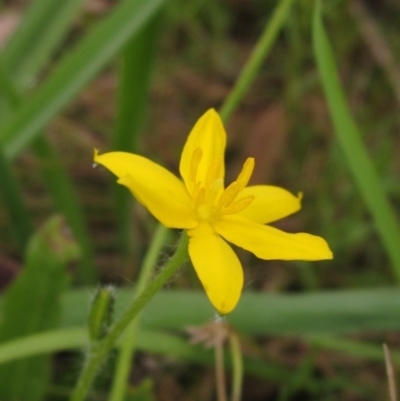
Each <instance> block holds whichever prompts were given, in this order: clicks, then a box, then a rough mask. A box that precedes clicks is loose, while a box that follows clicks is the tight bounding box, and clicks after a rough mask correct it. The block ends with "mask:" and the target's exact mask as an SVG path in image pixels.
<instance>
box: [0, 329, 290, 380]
mask: <svg viewBox="0 0 400 401" xmlns="http://www.w3.org/2000/svg"><path fill="white" fill-rule="evenodd" d="M87 344H88V334H87V329H86V328H81V327H78V328H72V329H63V330H52V331H46V332H43V333H40V334H33V335H30V336H26V337H22V338H20V339H17V340H13V341H10V342H7V343H5V344H0V364H2V363H5V362H11V361H15V360H19V359H23V358H26V357H31V356H36V355H41V354H46V353H51V352H57V351H67V350H76V349H79V348H82V347H86V346H87ZM137 345H138V349H140V350H142V351H145V352H152V353H156V354H161V355H167V356H170V357H174V358H180V359H183V360H187V361H191V362H195V363H201V364H205V365H208V366H212V365H213V363H214V361H213V353H212V351H210V350H205V349H204V348H201V347H199V346H193V345H191V344H189V343H188V341H187V340H186V339H183V338H181V336H179V335H177V336H176V335H172V334H168V333H163V332H158V331H154V330H146V329H143V328H140V329H139V330H138V333H137ZM116 346H117V347H120V343H117V344H116ZM228 362H229V361H228V360H227V361H226V366H227V367H228V368H229V363H228ZM243 362H244V363H243V365H244V370H245V372H246V373H248V374H252V375H254V376H256V377H260V378H262V379H269V380H274V381H278V382H280V381H284V380H287V379H288V377H289V375H290V374H291V372H290V371H289V370H287V369H285V368H283V367H281V366H279V365H275V364H272V363H269V362H266V361H262V360H259V359H254V358H251V357H246V356H245V357H244V361H243Z"/></svg>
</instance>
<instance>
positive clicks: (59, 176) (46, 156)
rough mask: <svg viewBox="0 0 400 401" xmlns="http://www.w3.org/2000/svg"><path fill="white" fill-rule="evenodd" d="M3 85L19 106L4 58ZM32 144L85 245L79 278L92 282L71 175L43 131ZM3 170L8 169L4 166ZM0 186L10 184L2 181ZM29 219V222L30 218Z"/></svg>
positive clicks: (87, 245)
mask: <svg viewBox="0 0 400 401" xmlns="http://www.w3.org/2000/svg"><path fill="white" fill-rule="evenodd" d="M0 87H1V88H2V89H3V91H4V93H5V95H6V97H7V100H8V103H9V104H10V106H11V107H13V108H16V107H17V106H19V105H20V104H21V103H22V101H23V98H22V96H21V95H20V93H19V92H18V89H17V87H16V86H15V85H14V83H13V82H12V81H11V79H9V75H8V74H7V71H6V70H5V68H4V65H3V64H2V63H1V62H0ZM32 147H33V151H34V152H35V154H36V156H37V157H38V158H39V160H40V162H41V167H42V174H43V177H44V179H45V181H46V184H47V187H48V189H49V190H50V193H51V196H52V198H53V201H54V204H55V205H56V207H57V208H58V209H59V210H60V211H61V212H62V213H63V214H64V215H65V217H66V218H67V221H68V224H69V225H70V226H71V228H72V231H73V233H74V236H75V238H76V240H77V241H78V243H79V245H80V247H81V249H82V255H81V264H80V268H78V269H77V278H78V280H79V281H80V283H83V284H89V283H93V281H94V279H95V278H96V270H95V266H94V255H93V249H92V244H91V241H90V239H89V233H88V231H87V228H86V225H85V222H84V221H85V220H84V217H83V213H82V211H81V209H80V207H79V204H78V201H77V199H76V196H75V193H74V189H73V185H72V183H71V181H70V179H69V176H68V174H67V173H66V172H65V170H64V168H63V167H62V165H61V164H60V162H59V158H58V156H57V155H56V153H55V152H54V150H53V148H52V146H51V145H50V143H49V142H48V140H47V139H46V138H45V136H44V135H40V136H39V137H38V138H37V139H36V140H35V141H34V142H33V146H32ZM0 164H1V161H0ZM2 171H6V170H4V169H3V170H2ZM3 175H4V177H1V178H2V179H5V178H6V174H5V173H4V174H3ZM1 188H7V187H6V186H3V185H2V186H1ZM7 191H8V192H7V197H10V194H11V192H10V191H9V190H8V189H7ZM10 203H11V205H13V207H16V206H18V202H17V200H15V199H10ZM11 205H10V206H11ZM10 213H11V210H10ZM15 213H17V212H15ZM19 213H21V214H20V215H18V216H21V217H18V218H16V217H13V220H12V221H15V222H16V221H19V220H20V219H21V220H22V218H23V219H26V218H27V217H26V216H27V215H28V212H26V214H23V213H22V212H21V211H20V212H19ZM27 221H28V222H29V219H28V220H27Z"/></svg>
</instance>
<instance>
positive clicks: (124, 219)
mask: <svg viewBox="0 0 400 401" xmlns="http://www.w3.org/2000/svg"><path fill="white" fill-rule="evenodd" d="M160 24H161V13H160V14H158V15H155V16H154V17H153V18H152V19H151V20H150V21H149V22H148V23H147V24H146V25H145V26H144V27H143V28H142V29H141V30H140V31H139V32H138V34H137V35H135V37H133V38H132V40H131V41H130V42H128V44H127V45H126V46H125V48H124V50H123V53H122V55H121V60H120V62H119V72H118V77H119V85H118V87H119V88H118V104H117V124H116V131H115V134H114V136H113V143H112V149H115V150H120V151H125V152H132V153H134V152H137V151H138V144H139V136H140V133H141V130H142V127H143V123H144V121H145V116H146V113H147V97H148V92H149V85H150V77H151V72H152V64H153V59H154V56H155V51H156V48H157V43H158V37H159V32H160ZM113 190H114V206H115V213H116V218H117V224H118V244H119V247H120V250H121V253H122V256H123V257H124V259H125V261H124V262H125V263H124V264H125V265H129V264H132V260H131V259H132V258H131V257H130V255H132V246H133V245H132V244H133V243H134V241H133V238H132V237H133V233H132V224H131V217H132V213H131V210H132V195H131V194H130V193H129V192H128V191H126V189H125V188H122V187H121V186H120V185H113Z"/></svg>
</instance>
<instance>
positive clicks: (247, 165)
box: [236, 157, 254, 190]
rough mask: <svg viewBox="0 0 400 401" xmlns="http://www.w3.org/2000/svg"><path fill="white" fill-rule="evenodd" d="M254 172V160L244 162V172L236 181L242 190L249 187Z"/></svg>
mask: <svg viewBox="0 0 400 401" xmlns="http://www.w3.org/2000/svg"><path fill="white" fill-rule="evenodd" d="M253 170H254V158H253V157H249V158H247V160H246V161H245V162H244V164H243V168H242V171H241V172H240V174H239V176H238V178H237V180H236V181H237V182H238V183H239V185H240V190H242V189H243V188H245V187H246V186H247V184H248V183H249V180H250V177H251V175H252V174H253Z"/></svg>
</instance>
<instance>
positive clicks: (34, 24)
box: [1, 0, 84, 89]
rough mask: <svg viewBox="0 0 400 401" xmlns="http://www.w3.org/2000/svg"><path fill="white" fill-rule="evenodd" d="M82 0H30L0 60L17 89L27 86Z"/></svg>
mask: <svg viewBox="0 0 400 401" xmlns="http://www.w3.org/2000/svg"><path fill="white" fill-rule="evenodd" d="M83 2H84V0H64V1H48V0H36V1H32V2H31V3H30V4H29V6H28V8H27V10H26V11H25V13H24V16H23V18H22V20H21V22H20V24H19V26H18V28H17V29H16V31H15V33H14V34H13V36H12V37H11V39H10V41H9V42H8V43H7V45H6V47H5V48H4V50H3V52H2V57H1V58H2V62H3V63H4V66H5V67H6V69H7V71H9V72H10V73H11V74H12V77H13V80H14V82H17V83H18V88H20V89H22V88H26V87H27V86H31V85H32V83H34V82H35V80H36V74H37V72H38V71H39V70H40V69H41V68H42V67H43V65H44V63H45V62H47V61H48V59H49V56H50V54H51V52H52V51H53V49H54V48H55V47H56V45H57V44H58V43H59V42H60V41H61V39H62V38H63V37H64V35H65V32H66V31H67V29H68V27H69V26H70V23H71V21H72V19H73V17H74V16H75V15H76V12H77V11H78V10H79V7H80V6H81V5H82V4H83Z"/></svg>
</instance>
